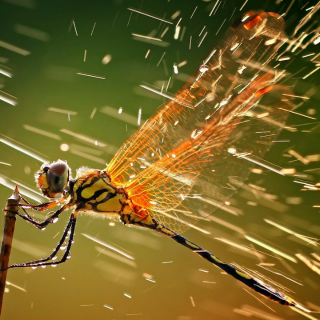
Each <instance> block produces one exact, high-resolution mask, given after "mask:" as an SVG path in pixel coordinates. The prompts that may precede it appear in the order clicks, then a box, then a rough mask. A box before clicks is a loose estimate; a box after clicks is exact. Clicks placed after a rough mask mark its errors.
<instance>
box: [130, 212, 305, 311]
mask: <svg viewBox="0 0 320 320" xmlns="http://www.w3.org/2000/svg"><path fill="white" fill-rule="evenodd" d="M127 222H128V223H130V224H135V225H139V226H141V227H145V228H148V229H152V230H154V231H157V232H159V233H161V234H163V235H165V236H167V237H170V238H171V239H172V240H174V241H176V242H178V243H180V244H181V245H183V246H184V247H186V248H188V249H190V250H192V251H193V252H195V253H196V254H198V255H199V256H201V257H202V258H204V259H206V260H207V261H209V262H211V263H213V264H214V265H216V266H217V267H219V268H220V269H222V270H223V271H225V272H226V273H227V274H229V275H230V276H232V277H233V278H235V279H237V280H239V281H241V282H242V283H243V284H245V285H246V286H248V287H250V288H251V289H253V290H254V291H256V292H258V293H260V294H262V295H263V296H265V297H266V298H268V299H271V300H273V301H275V302H278V303H280V304H282V305H285V306H291V307H299V304H297V303H296V302H295V301H294V300H293V299H292V298H290V297H288V296H285V295H284V294H282V293H281V292H279V291H278V290H276V289H274V288H273V287H271V286H269V285H267V284H265V283H264V282H263V281H261V280H259V279H257V278H254V277H252V276H250V275H249V274H248V273H246V272H244V271H240V270H238V269H237V268H235V267H234V266H232V265H231V264H229V263H226V262H224V261H223V260H221V259H219V258H218V257H216V256H215V255H213V254H212V253H210V252H209V251H207V250H205V249H203V248H202V247H200V246H198V245H197V244H195V243H193V242H192V241H190V240H188V239H187V238H185V237H183V236H182V235H180V234H178V233H176V232H174V231H172V230H170V229H169V228H167V227H166V226H164V225H163V224H162V223H160V222H159V221H157V220H156V219H154V218H153V217H151V216H149V215H148V217H147V218H146V219H144V220H142V221H139V222H138V221H137V220H135V221H132V220H131V221H127Z"/></svg>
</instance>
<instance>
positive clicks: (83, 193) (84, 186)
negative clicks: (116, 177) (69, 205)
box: [70, 168, 127, 214]
mask: <svg viewBox="0 0 320 320" xmlns="http://www.w3.org/2000/svg"><path fill="white" fill-rule="evenodd" d="M70 189H71V190H70V195H71V196H72V198H73V200H72V202H73V203H74V205H76V206H77V210H78V211H90V212H93V213H101V214H103V213H118V214H121V212H122V211H123V209H124V207H126V206H127V195H126V193H125V192H124V190H123V189H119V188H117V187H115V186H113V185H112V184H111V181H110V178H109V177H108V174H107V173H106V172H105V171H100V170H92V169H87V170H85V169H83V168H82V170H81V176H79V174H78V175H77V178H76V179H75V180H73V181H70Z"/></svg>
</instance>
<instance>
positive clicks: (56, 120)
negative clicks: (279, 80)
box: [0, 0, 320, 320]
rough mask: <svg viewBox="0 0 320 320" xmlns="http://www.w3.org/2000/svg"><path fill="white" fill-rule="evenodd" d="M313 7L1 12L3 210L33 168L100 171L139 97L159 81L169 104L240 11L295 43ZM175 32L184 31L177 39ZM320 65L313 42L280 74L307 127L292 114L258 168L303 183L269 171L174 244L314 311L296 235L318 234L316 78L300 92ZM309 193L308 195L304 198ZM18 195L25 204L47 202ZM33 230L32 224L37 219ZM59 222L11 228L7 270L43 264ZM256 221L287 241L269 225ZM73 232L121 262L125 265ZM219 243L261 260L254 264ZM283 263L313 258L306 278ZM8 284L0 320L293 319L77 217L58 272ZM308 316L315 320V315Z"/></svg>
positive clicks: (216, 275)
mask: <svg viewBox="0 0 320 320" xmlns="http://www.w3.org/2000/svg"><path fill="white" fill-rule="evenodd" d="M314 5H316V2H312V1H306V0H303V1H302V0H295V1H294V0H293V1H292V0H290V1H289V0H283V1H279V0H277V1H276V0H272V1H263V2H262V1H251V0H249V1H247V2H246V1H244V0H241V1H238V0H221V1H219V0H218V1H216V0H213V1H210V0H207V1H195V0H183V1H182V0H171V1H170V0H168V1H165V0H158V1H152V0H130V1H129V0H105V1H102V0H91V1H88V0H77V1H75V0H55V1H48V0H41V1H40V0H0V95H1V96H0V99H1V100H0V122H1V127H0V180H1V185H0V207H1V206H2V207H4V205H5V203H6V199H7V198H8V197H9V196H10V195H11V193H12V191H11V190H10V188H8V186H9V187H10V186H13V185H14V184H15V183H19V184H20V185H21V184H22V185H23V186H24V187H23V186H21V187H20V189H21V190H24V191H28V188H31V189H32V190H35V191H36V186H35V183H34V177H33V174H34V172H35V171H37V170H38V169H39V167H40V165H41V164H42V160H45V161H53V160H56V159H63V160H67V161H68V164H69V165H70V166H71V168H72V170H73V173H75V172H76V169H77V168H79V167H81V166H88V167H93V168H100V169H102V168H104V167H105V164H106V163H108V162H109V161H110V159H111V158H112V156H113V155H114V153H115V152H116V151H117V149H118V148H119V147H120V146H121V145H122V143H124V142H125V141H126V139H127V138H128V137H129V136H130V135H131V134H132V133H133V132H134V131H135V130H136V129H137V128H138V124H137V122H138V114H139V109H141V110H142V115H141V123H143V122H144V121H145V120H146V119H148V117H150V116H151V115H152V114H153V113H154V112H155V111H156V110H157V108H158V107H159V106H160V105H161V104H162V103H163V102H164V100H163V98H162V97H160V96H158V95H156V94H153V93H151V92H148V91H147V90H145V89H143V88H141V87H140V85H141V84H145V83H148V84H151V85H154V86H157V87H159V88H161V87H162V85H163V84H164V85H165V86H166V85H167V84H168V80H169V78H170V77H171V81H170V84H169V88H168V90H169V91H170V92H172V93H175V92H176V91H177V90H179V89H180V88H181V87H182V86H183V84H184V83H185V82H186V80H187V79H188V77H189V76H190V75H192V74H193V73H194V72H195V71H196V70H197V69H198V68H199V66H200V65H201V63H202V61H203V60H204V59H205V58H206V57H207V55H208V54H209V53H210V52H211V51H212V49H213V48H214V45H215V44H216V43H217V42H218V41H219V39H220V38H221V37H223V34H224V31H225V30H226V29H227V28H229V27H230V26H231V25H232V24H233V23H234V22H235V21H237V20H238V19H239V18H240V17H241V16H242V15H243V13H244V12H246V11H249V10H265V11H273V12H277V13H279V14H286V15H285V20H286V23H287V24H286V26H287V27H286V28H287V30H286V31H287V33H288V35H293V32H294V28H295V27H296V26H297V25H298V23H299V21H300V19H301V18H303V17H304V16H305V15H306V14H307V13H308V12H310V10H313V6H314ZM214 7H215V8H214ZM128 8H134V9H137V10H141V11H143V12H147V13H150V14H152V15H154V16H157V17H160V18H163V19H166V20H168V21H172V22H173V24H172V25H170V24H167V23H164V22H161V21H160V20H156V19H153V18H151V17H147V16H144V15H141V14H138V13H136V12H133V11H131V10H128ZM213 9H214V10H213ZM240 9H241V11H240ZM212 10H213V11H212ZM211 12H212V14H211V15H210V13H211ZM180 18H182V20H181V21H180V23H179V24H180V25H181V29H180V33H179V35H178V37H177V39H174V35H175V31H176V28H175V25H176V24H177V23H178V21H179V19H180ZM319 18H320V15H319V13H318V12H316V13H314V14H313V15H312V18H311V19H310V21H309V22H308V24H307V26H306V28H305V29H304V30H305V32H306V34H307V33H308V32H311V31H312V30H314V29H316V28H317V27H319ZM204 26H205V30H204V31H203V28H204ZM167 27H168V28H167ZM309 27H310V28H309ZM308 28H309V29H308ZM205 32H208V33H207V35H206V37H205V38H204V40H203V42H202V43H201V45H200V46H199V43H200V42H201V40H202V38H203V35H204V33H205ZM318 32H319V29H318ZM133 34H138V35H144V36H149V37H155V38H161V39H162V41H161V42H160V41H155V40H148V39H146V38H141V37H137V36H134V35H133ZM300 34H301V32H300V33H299V35H300ZM190 43H191V47H190ZM318 53H319V45H315V44H313V43H311V44H310V45H309V46H308V47H306V48H305V49H303V50H301V48H299V50H297V52H295V53H292V54H291V60H288V61H285V62H283V64H282V68H284V69H286V70H287V72H288V74H290V75H293V76H292V77H291V80H290V81H288V85H291V86H293V85H294V90H295V93H296V94H297V95H302V96H308V97H310V99H308V100H307V99H297V101H296V103H297V104H299V103H301V102H303V104H301V106H300V107H299V110H297V112H300V113H303V114H305V115H308V116H309V118H306V117H301V116H298V115H291V116H290V118H289V123H290V125H291V126H294V127H295V128H297V131H296V132H288V131H286V132H282V134H281V136H280V137H279V139H278V140H283V141H286V142H283V143H275V144H274V146H273V148H272V150H271V152H269V154H268V155H267V160H269V161H271V162H273V163H275V164H277V165H279V166H282V167H285V168H295V169H296V171H297V172H300V173H301V174H303V175H304V176H303V177H302V178H301V181H303V182H301V181H300V180H299V181H300V182H301V183H299V181H298V180H297V179H298V178H299V177H298V178H295V177H292V176H289V177H283V176H280V175H277V174H276V173H274V172H271V171H267V170H263V172H262V174H254V173H253V174H252V175H251V176H250V179H249V180H248V181H247V182H246V184H245V185H244V187H243V188H241V190H240V191H239V193H238V194H237V195H236V196H234V197H233V198H232V200H231V206H232V207H233V208H234V210H235V212H236V213H237V214H236V215H235V214H230V212H227V211H225V210H218V211H217V212H216V213H215V214H214V217H213V219H212V221H203V222H200V223H199V225H198V226H199V227H201V228H202V229H205V230H207V231H208V232H209V234H203V233H201V232H199V231H196V230H189V231H188V232H186V234H185V235H186V237H188V238H189V239H191V240H193V241H194V242H196V243H198V244H199V245H202V246H203V247H204V248H206V249H208V250H210V251H211V252H212V253H214V254H215V255H217V256H218V257H220V258H221V259H223V260H225V261H227V262H236V263H237V264H239V265H243V266H245V267H247V268H249V269H255V270H258V271H260V272H262V273H263V274H264V275H266V276H267V277H270V278H272V279H273V280H275V281H277V282H279V283H281V284H282V285H283V286H285V287H288V288H290V289H291V290H292V291H293V293H290V295H291V296H293V297H294V298H296V299H297V300H298V301H299V302H301V303H303V304H304V305H306V306H307V307H308V308H310V309H313V310H315V311H318V312H319V311H320V298H319V296H320V287H319V286H320V281H319V279H320V278H319V277H320V275H319V271H318V273H317V268H318V270H319V269H320V261H319V259H320V258H319V257H320V252H319V249H318V246H317V243H315V242H312V243H308V242H306V241H305V239H301V237H300V238H299V237H297V236H296V235H297V234H302V235H305V236H307V237H311V238H319V236H320V222H319V205H320V200H319V191H318V190H317V189H318V188H317V187H312V186H314V185H315V184H316V183H317V182H318V181H319V174H320V168H318V167H319V162H318V161H319V156H317V155H318V154H319V153H320V147H319V134H320V127H319V126H318V122H317V116H318V114H317V110H318V104H319V99H320V95H319V93H318V88H319V84H320V80H319V74H317V72H314V73H313V74H312V75H310V76H309V77H307V78H306V79H303V77H304V76H305V75H307V74H308V73H310V72H311V71H312V70H314V69H315V68H316V67H317V66H316V63H319V62H317V60H318V61H320V58H316V59H315V60H313V61H311V59H313V58H314V57H315V56H316V55H317V54H318ZM308 55H309V56H308ZM174 64H177V65H178V67H179V73H178V74H174V70H173V65H174ZM86 75H91V76H95V77H90V76H86ZM120 108H122V113H121V114H119V113H118V110H119V109H120ZM310 117H311V118H313V119H311V118H310ZM12 146H15V148H13V147H12ZM16 147H19V148H22V149H23V150H27V151H28V152H30V153H32V155H33V156H30V155H28V154H25V153H22V152H20V151H19V150H17V149H16ZM288 150H294V151H295V152H296V153H298V154H299V155H301V156H302V159H301V158H300V160H299V157H298V158H297V156H294V155H293V154H292V153H291V154H290V153H288ZM34 155H36V157H37V158H34ZM310 155H315V156H313V157H310ZM295 180H296V182H295ZM297 181H298V183H297ZM306 181H307V183H309V185H310V186H311V187H309V188H308V186H307V187H305V185H306V184H305V182H306ZM29 192H30V195H32V198H30V197H29V198H28V197H27V198H28V199H29V200H30V201H31V202H33V203H36V202H37V199H38V200H39V201H45V200H44V199H43V198H41V197H40V196H39V195H37V194H35V193H34V192H32V191H29ZM317 205H318V207H316V206H317ZM42 216H43V215H42ZM35 217H36V218H39V219H40V220H41V219H42V217H41V214H37V215H36V216H35ZM67 219H68V213H64V214H63V216H62V217H61V218H60V220H59V221H58V223H56V224H55V225H50V226H49V227H48V228H47V229H46V230H45V231H43V232H42V231H39V230H37V229H35V228H33V227H32V226H30V225H29V224H27V223H25V222H24V221H22V220H21V219H18V221H17V223H16V231H15V238H14V243H13V249H12V254H11V258H10V262H11V263H17V262H24V261H29V260H33V259H36V258H39V257H45V256H46V255H47V254H49V253H50V252H51V250H52V248H53V247H54V246H55V245H56V243H57V241H58V239H59V236H61V234H62V231H63V229H64V227H65V224H66V221H67ZM266 219H267V220H268V221H272V222H274V223H278V224H279V225H281V226H283V227H286V228H288V229H290V230H291V231H292V233H291V234H290V233H288V232H285V230H283V229H282V230H281V229H279V228H277V227H275V226H274V225H270V223H269V224H268V223H267V222H266V221H265V220H266ZM0 220H1V221H0V222H1V224H2V223H3V222H2V219H0ZM1 228H2V225H1ZM239 231H244V233H246V234H247V235H248V236H251V237H252V238H255V239H259V240H260V241H261V242H263V243H266V244H268V245H270V246H272V247H274V248H276V249H278V250H280V251H281V252H283V253H286V254H287V255H288V256H290V257H292V258H294V260H295V262H294V261H290V260H288V259H285V258H283V257H279V256H276V257H274V253H272V252H269V251H268V250H266V249H264V248H261V247H259V246H257V245H254V244H252V243H250V242H249V241H248V240H247V239H246V238H244V236H243V234H241V232H239ZM83 234H86V235H89V236H91V237H96V238H97V239H99V240H101V241H103V242H105V243H108V244H109V245H112V246H114V247H117V248H120V249H121V250H123V251H124V252H127V253H128V254H129V255H130V256H132V257H133V258H134V259H128V258H126V257H124V256H122V255H120V254H118V253H116V252H114V251H112V250H110V249H108V248H104V247H103V246H101V245H100V244H97V243H95V242H93V241H91V240H90V239H89V238H87V237H85V236H84V235H83ZM216 238H220V239H221V238H223V239H227V240H228V241H231V242H233V243H236V244H238V245H244V246H247V247H249V248H250V249H253V248H255V249H257V250H261V251H262V253H260V255H259V254H258V255H257V254H252V252H249V251H244V250H241V249H239V248H237V247H234V246H232V245H230V244H227V243H225V242H222V241H219V240H217V239H216ZM295 254H301V255H303V256H304V257H307V258H308V259H309V261H311V260H314V262H313V264H314V266H315V270H311V269H310V268H309V267H308V266H307V265H306V264H305V263H303V262H302V261H301V260H300V259H298V258H297V257H296V256H295ZM312 254H313V255H312ZM317 257H318V258H317ZM261 262H264V263H269V264H270V266H269V267H268V268H270V269H271V270H272V272H271V271H268V270H263V269H262V268H261V267H259V266H258V264H259V263H261ZM314 271H315V272H314ZM287 277H289V278H290V279H294V280H295V281H296V282H297V283H295V282H293V281H291V280H289V279H288V278H287ZM146 279H149V280H152V281H147V280H146ZM7 280H8V281H9V282H10V283H11V285H8V286H7V289H8V292H6V293H5V297H4V306H3V311H2V317H3V319H34V320H36V319H57V318H59V319H89V318H90V319H132V318H133V319H155V320H156V319H174V320H199V319H202V320H203V319H221V320H222V319H246V318H252V319H269V320H280V319H303V318H304V317H305V316H304V315H301V314H298V313H297V312H295V311H293V310H291V309H290V308H286V307H282V306H280V305H277V304H275V303H272V302H271V301H268V300H266V299H264V298H263V297H260V296H258V295H257V294H255V293H254V292H250V293H252V294H253V295H254V296H255V297H256V298H258V299H261V301H262V302H260V301H258V300H257V299H256V298H255V297H254V296H252V295H250V294H249V293H248V292H246V291H244V289H243V286H242V285H241V284H239V283H237V281H235V280H234V279H232V278H231V277H228V276H226V275H224V274H221V271H220V270H219V269H218V268H215V267H213V266H211V265H210V264H209V263H207V262H206V261H204V260H201V259H200V258H199V257H198V256H196V255H194V254H192V253H191V252H189V251H188V250H186V249H184V248H183V247H181V246H179V245H177V244H176V243H174V242H173V241H170V239H167V238H164V237H162V236H159V235H158V234H154V233H152V232H149V231H145V230H140V229H137V228H128V227H125V226H123V225H122V224H120V223H113V222H111V221H109V220H99V219H93V218H90V217H88V216H83V217H82V216H81V217H80V218H79V219H78V223H77V228H76V236H75V244H74V245H73V248H72V259H71V260H70V261H68V262H67V263H65V264H63V265H60V266H58V267H57V268H51V267H48V268H45V269H42V268H38V269H37V270H32V269H29V268H24V269H13V270H10V271H9V272H8V278H7ZM298 283H299V284H298ZM265 304H266V305H267V306H266V305H265ZM309 316H311V317H313V318H310V319H320V315H317V314H316V313H311V314H309Z"/></svg>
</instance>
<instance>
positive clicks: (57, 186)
mask: <svg viewBox="0 0 320 320" xmlns="http://www.w3.org/2000/svg"><path fill="white" fill-rule="evenodd" d="M68 181H69V166H68V165H67V163H66V162H64V161H61V160H59V161H57V162H53V163H52V164H51V165H50V166H49V168H48V171H47V183H48V187H49V190H50V193H51V194H58V193H62V192H63V190H64V188H65V187H66V185H67V184H68Z"/></svg>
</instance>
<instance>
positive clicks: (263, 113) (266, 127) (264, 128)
mask: <svg viewBox="0 0 320 320" xmlns="http://www.w3.org/2000/svg"><path fill="white" fill-rule="evenodd" d="M285 39H286V37H285V34H284V32H283V21H282V19H281V18H280V17H279V16H278V15H276V14H273V13H265V12H250V13H248V14H247V19H245V21H244V22H241V23H239V24H237V25H235V26H233V27H232V28H230V30H229V31H228V32H227V34H226V36H225V37H224V40H223V41H222V43H221V45H220V46H218V47H217V48H216V50H214V51H212V53H211V54H210V56H209V57H208V59H207V60H206V63H205V65H203V66H202V67H201V68H200V70H201V71H200V73H199V74H197V75H196V77H194V78H192V79H191V80H190V82H188V83H187V84H186V86H185V88H184V89H183V90H181V91H180V92H179V93H178V94H177V95H176V96H175V98H174V99H173V100H171V101H170V102H168V103H167V104H164V105H163V106H162V107H161V108H160V109H159V110H158V111H157V112H156V113H155V115H154V116H152V117H151V118H150V119H149V120H148V121H147V122H146V123H145V124H144V125H143V126H142V127H141V128H140V130H138V131H137V132H136V133H135V134H133V135H132V137H131V138H129V139H128V140H127V142H126V143H125V144H124V145H123V146H122V147H121V148H120V150H119V151H118V152H117V154H116V155H115V157H114V158H113V159H112V161H111V163H110V164H109V166H108V167H107V170H108V172H109V174H110V176H111V178H112V181H113V182H115V183H117V184H119V185H125V187H126V190H127V191H128V193H129V196H130V197H131V199H132V200H133V201H134V203H135V204H137V205H140V206H141V207H144V208H146V209H148V210H149V211H150V212H151V213H152V215H154V216H155V217H156V218H158V219H159V220H160V221H161V222H163V223H165V224H166V225H168V224H170V225H169V227H171V228H172V227H173V225H172V224H174V225H175V228H174V229H175V230H179V231H182V229H183V228H184V226H186V224H184V223H183V222H182V223H181V221H180V220H181V219H182V220H183V221H186V222H188V221H189V220H190V219H197V218H198V219H199V218H203V217H204V216H205V215H207V214H211V213H212V212H213V211H214V210H215V209H216V208H219V207H220V206H221V205H223V204H224V203H225V201H226V200H227V199H229V198H230V196H232V195H233V194H234V193H235V192H236V190H237V189H238V188H239V186H240V185H241V184H242V183H243V182H244V181H245V179H246V178H247V176H248V174H249V173H250V169H251V168H252V166H254V165H255V164H257V163H258V162H259V161H260V160H259V159H260V158H261V157H263V156H264V154H265V153H266V152H267V151H268V149H269V148H270V145H271V144H272V141H273V139H274V138H275V136H276V135H277V134H278V132H279V131H280V130H281V129H282V128H283V127H284V126H285V122H286V118H287V115H288V111H286V110H289V109H291V108H292V106H291V103H290V101H288V97H289V95H290V93H291V91H290V89H288V88H286V87H285V86H281V85H279V84H277V82H278V81H279V79H281V77H282V76H283V73H282V74H281V72H280V74H276V73H275V71H274V69H273V68H271V67H270V66H269V64H270V63H271V62H272V61H273V60H275V58H276V56H277V55H278V54H279V49H280V48H281V46H282V45H283V44H284V42H285ZM284 94H287V96H285V97H286V99H284V98H283V97H284V96H283V95H284ZM170 215H171V217H170ZM178 222H179V223H178ZM178 225H179V226H178Z"/></svg>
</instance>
